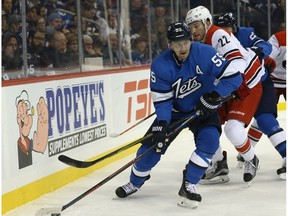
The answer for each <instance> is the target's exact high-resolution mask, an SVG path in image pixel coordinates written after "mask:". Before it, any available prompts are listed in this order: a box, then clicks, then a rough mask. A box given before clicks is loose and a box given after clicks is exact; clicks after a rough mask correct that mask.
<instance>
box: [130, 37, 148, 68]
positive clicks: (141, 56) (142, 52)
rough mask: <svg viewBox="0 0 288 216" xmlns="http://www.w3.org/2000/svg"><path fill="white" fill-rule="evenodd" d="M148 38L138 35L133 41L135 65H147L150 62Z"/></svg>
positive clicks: (132, 56)
mask: <svg viewBox="0 0 288 216" xmlns="http://www.w3.org/2000/svg"><path fill="white" fill-rule="evenodd" d="M147 45H148V43H147V39H146V38H144V37H138V38H136V39H135V40H134V42H133V50H132V55H131V58H132V61H133V64H135V65H146V64H148V63H149V52H148V47H147Z"/></svg>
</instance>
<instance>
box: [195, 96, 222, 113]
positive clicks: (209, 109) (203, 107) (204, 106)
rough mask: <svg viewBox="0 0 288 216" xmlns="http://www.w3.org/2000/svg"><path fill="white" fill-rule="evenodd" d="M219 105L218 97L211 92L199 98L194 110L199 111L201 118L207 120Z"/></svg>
mask: <svg viewBox="0 0 288 216" xmlns="http://www.w3.org/2000/svg"><path fill="white" fill-rule="evenodd" d="M221 104H222V103H221V97H220V95H219V94H218V93H217V92H215V91H213V92H211V93H205V94H204V95H202V96H201V97H200V101H199V103H198V105H197V107H196V110H200V112H201V116H202V118H207V117H208V116H210V115H212V114H214V113H215V112H216V111H217V109H218V108H219V107H220V106H221Z"/></svg>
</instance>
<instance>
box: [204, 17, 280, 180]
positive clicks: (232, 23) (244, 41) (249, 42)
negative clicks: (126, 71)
mask: <svg viewBox="0 0 288 216" xmlns="http://www.w3.org/2000/svg"><path fill="white" fill-rule="evenodd" d="M214 23H215V25H217V26H219V27H222V28H225V29H227V30H229V31H230V32H232V33H233V34H234V35H235V36H236V37H237V39H238V40H239V41H240V43H241V45H242V46H243V47H245V48H246V47H250V48H251V49H252V50H253V51H254V52H255V53H256V54H257V55H258V57H259V59H260V60H261V61H264V59H265V58H266V59H267V58H269V54H270V53H271V51H272V46H271V44H270V43H268V42H266V41H264V40H263V39H261V38H259V37H258V36H257V35H256V34H255V33H254V29H253V28H251V27H240V26H237V21H236V19H235V18H234V17H233V14H232V13H230V12H228V13H225V14H221V15H220V16H218V17H217V18H216V19H215V22H214ZM268 62H269V61H268ZM265 66H266V71H265V75H264V76H263V77H262V88H263V92H262V96H261V99H260V103H259V105H258V108H257V111H256V113H255V116H254V118H255V119H254V122H253V123H252V126H251V128H250V130H249V132H248V137H249V139H250V141H251V143H252V144H253V145H254V146H255V145H256V143H257V142H256V141H255V139H253V134H255V133H253V131H255V130H256V131H257V130H261V131H262V132H263V133H264V134H265V135H267V137H268V138H269V139H270V141H271V143H272V144H273V146H274V147H275V149H276V150H277V151H278V153H279V154H280V156H281V157H282V158H283V165H282V167H281V168H280V169H278V170H277V174H278V175H279V176H280V178H284V179H286V135H285V132H284V130H283V128H281V127H280V125H279V122H278V121H277V119H276V118H277V99H276V95H275V92H274V85H273V82H272V79H271V77H270V76H269V73H268V71H269V70H271V68H270V65H267V64H265ZM270 73H271V71H270ZM237 160H238V161H239V164H238V166H239V167H242V166H243V165H242V164H243V162H244V159H243V158H242V156H241V155H240V154H238V156H237ZM213 161H214V163H215V164H214V165H212V167H214V169H213V168H211V169H210V168H209V169H207V171H206V179H205V180H202V182H205V183H206V184H208V183H209V182H210V183H221V181H219V182H218V181H217V180H216V179H218V178H217V177H218V176H219V175H223V174H225V173H226V174H228V170H227V169H226V168H227V167H228V166H227V165H223V164H222V163H227V160H223V156H222V149H221V146H220V147H219V149H218V150H217V152H216V154H215V155H214V157H213ZM221 167H226V168H225V169H226V171H225V172H223V170H221ZM207 176H209V179H208V178H207Z"/></svg>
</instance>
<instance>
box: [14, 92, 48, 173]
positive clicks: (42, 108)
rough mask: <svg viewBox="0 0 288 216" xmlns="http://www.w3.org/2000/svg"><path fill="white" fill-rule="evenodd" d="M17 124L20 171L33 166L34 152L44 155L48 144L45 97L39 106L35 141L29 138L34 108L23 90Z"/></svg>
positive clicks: (18, 99)
mask: <svg viewBox="0 0 288 216" xmlns="http://www.w3.org/2000/svg"><path fill="white" fill-rule="evenodd" d="M15 105H16V108H17V124H18V128H19V134H20V137H19V138H18V142H17V144H18V160H19V169H21V168H24V167H27V166H30V165H31V164H32V162H33V161H32V150H33V151H35V152H38V153H44V152H45V149H46V147H47V143H48V107H47V105H46V101H45V99H44V98H43V97H40V98H39V101H38V104H37V131H34V133H33V139H30V138H29V135H30V131H31V128H32V126H33V116H34V114H35V111H34V107H33V106H32V107H31V104H30V101H29V95H28V93H27V91H25V90H23V91H22V92H21V94H20V95H19V96H18V97H17V98H16V101H15Z"/></svg>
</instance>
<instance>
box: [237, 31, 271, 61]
mask: <svg viewBox="0 0 288 216" xmlns="http://www.w3.org/2000/svg"><path fill="white" fill-rule="evenodd" d="M235 36H236V37H237V39H238V40H239V41H240V43H241V45H242V46H243V47H245V48H247V47H253V46H257V47H261V48H262V49H263V50H262V51H263V53H264V57H263V58H266V57H267V56H269V55H270V53H271V52H272V45H271V44H270V43H269V42H267V41H264V40H263V39H262V38H260V37H258V36H257V35H256V34H255V32H254V28H251V27H240V26H239V27H237V33H236V35H235Z"/></svg>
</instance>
